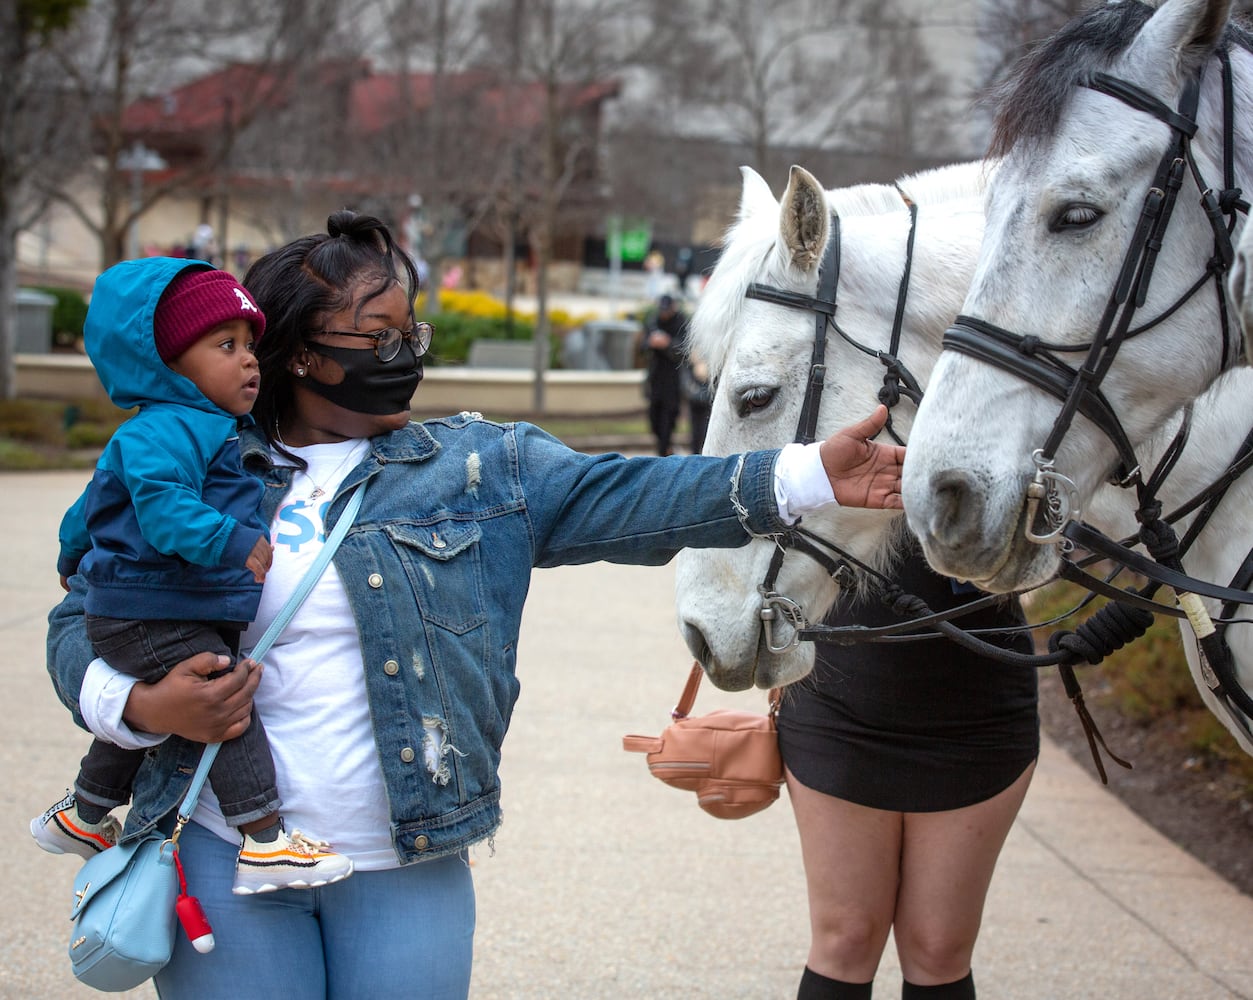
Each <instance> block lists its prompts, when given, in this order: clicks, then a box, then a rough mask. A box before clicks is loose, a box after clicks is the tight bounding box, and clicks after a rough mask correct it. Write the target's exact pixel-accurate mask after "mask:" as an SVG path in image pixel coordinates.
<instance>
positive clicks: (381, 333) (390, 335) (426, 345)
mask: <svg viewBox="0 0 1253 1000" xmlns="http://www.w3.org/2000/svg"><path fill="white" fill-rule="evenodd" d="M322 333H323V334H325V335H326V336H328V337H356V338H357V339H358V340H372V341H374V356H375V357H376V358H378V359H379V361H381V362H382V363H383V364H387V362H389V361H391V360H392V359H393V358H395V357H396V355H397V354H399V353H400V345H401V344H404V343H408V344H409V345H410V346H411V347H412V348H413V353H414V354H415V355H417V356H418V357H419V358H420V357H422V355H424V354H425V353H426V352H427V351H428V350H429V349H430V346H431V338H432V337H433V336H435V327H434V326H433V325H432V324H430V323H415V324H414V325H413V328H412V329H409V330H400V329H398V328H396V327H394V326H389V327H387V328H386V329H385V330H377V331H375V332H374V333H354V332H350V331H348V330H323V331H322Z"/></svg>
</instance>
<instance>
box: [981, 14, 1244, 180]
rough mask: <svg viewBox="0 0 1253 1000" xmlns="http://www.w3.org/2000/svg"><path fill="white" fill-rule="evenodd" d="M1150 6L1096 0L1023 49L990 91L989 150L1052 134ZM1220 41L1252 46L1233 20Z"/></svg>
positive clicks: (1000, 151) (995, 153) (1002, 151)
mask: <svg viewBox="0 0 1253 1000" xmlns="http://www.w3.org/2000/svg"><path fill="white" fill-rule="evenodd" d="M1153 11H1154V8H1153V7H1150V6H1149V5H1148V4H1144V3H1140V2H1139V0H1126V2H1113V3H1103V4H1098V5H1096V6H1095V7H1093V8H1092V9H1091V10H1088V11H1086V12H1085V13H1082V14H1079V15H1077V16H1076V17H1074V18H1072V19H1071V20H1070V21H1068V22H1067V23H1066V24H1065V25H1063V26H1062V28H1061V29H1060V30H1058V31H1057V33H1056V34H1054V35H1052V36H1051V37H1049V38H1047V39H1045V40H1044V41H1043V42H1041V43H1040V44H1039V45H1038V46H1036V47H1035V48H1033V49H1032V50H1031V51H1029V52H1027V53H1026V54H1025V55H1024V56H1023V57H1022V58H1021V59H1020V60H1019V61H1018V63H1017V64H1016V66H1015V67H1014V69H1013V71H1012V72H1011V73H1010V76H1009V77H1008V78H1007V79H1006V81H1005V82H1004V83H1003V84H1002V85H1001V86H1000V87H998V88H997V89H996V90H995V91H994V93H993V95H992V96H993V100H994V102H995V104H996V116H995V120H994V122H993V125H992V140H991V143H990V144H989V146H988V155H989V156H990V157H994V158H996V159H1000V158H1001V157H1004V156H1005V155H1006V154H1008V153H1009V151H1010V150H1011V149H1013V148H1014V147H1015V146H1017V145H1018V144H1019V143H1039V142H1043V141H1046V140H1048V139H1050V138H1051V137H1052V136H1054V135H1055V134H1056V133H1057V127H1058V125H1059V124H1060V122H1061V115H1062V110H1063V108H1064V107H1065V105H1066V101H1067V99H1068V98H1069V96H1070V94H1071V93H1072V91H1073V90H1074V88H1075V87H1076V86H1077V85H1079V84H1081V83H1083V82H1084V81H1086V80H1088V79H1090V78H1091V76H1092V74H1094V73H1097V72H1100V71H1102V70H1106V69H1109V68H1110V66H1112V65H1113V63H1114V61H1115V60H1116V59H1117V58H1118V56H1119V55H1120V54H1122V53H1123V52H1124V51H1125V50H1126V49H1127V48H1128V46H1130V45H1131V43H1132V41H1133V40H1134V39H1135V37H1136V35H1137V34H1138V33H1139V31H1140V29H1141V28H1143V27H1144V25H1145V23H1146V22H1147V21H1148V19H1149V18H1150V17H1152V16H1153ZM1219 44H1220V46H1221V47H1223V48H1227V49H1230V48H1231V47H1232V46H1233V45H1237V46H1239V47H1241V48H1244V49H1253V35H1250V34H1249V31H1248V29H1247V28H1245V27H1244V26H1243V25H1240V24H1238V23H1236V22H1235V21H1234V20H1232V21H1230V22H1229V23H1228V24H1227V27H1226V29H1225V30H1224V32H1223V36H1222V40H1221V42H1220V43H1219Z"/></svg>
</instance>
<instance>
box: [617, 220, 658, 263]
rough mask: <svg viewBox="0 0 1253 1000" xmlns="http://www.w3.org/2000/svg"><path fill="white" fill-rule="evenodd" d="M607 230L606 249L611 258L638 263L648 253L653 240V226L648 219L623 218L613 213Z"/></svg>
mask: <svg viewBox="0 0 1253 1000" xmlns="http://www.w3.org/2000/svg"><path fill="white" fill-rule="evenodd" d="M606 230H607V233H606V238H605V251H606V254H607V256H608V257H609V259H610V260H621V261H629V262H631V263H633V264H638V263H639V262H640V261H642V260H643V259H644V258H645V257H646V256H647V255H648V248H649V247H650V246H651V245H652V242H653V227H652V224H651V223H650V222H648V221H647V220H643V219H627V220H623V219H622V218H620V217H619V216H616V215H612V216H610V217H609V220H608V225H607V226H606Z"/></svg>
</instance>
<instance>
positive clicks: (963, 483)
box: [927, 469, 983, 546]
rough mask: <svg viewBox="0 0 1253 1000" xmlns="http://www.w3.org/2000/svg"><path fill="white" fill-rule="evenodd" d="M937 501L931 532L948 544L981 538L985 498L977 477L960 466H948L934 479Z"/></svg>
mask: <svg viewBox="0 0 1253 1000" xmlns="http://www.w3.org/2000/svg"><path fill="white" fill-rule="evenodd" d="M931 487H932V493H933V495H934V502H933V504H932V514H931V518H930V523H929V524H928V525H927V527H928V529H929V530H930V531H931V534H932V535H933V536H934V537H935V538H936V539H937V540H939V541H941V542H943V543H944V544H945V545H949V546H960V545H968V544H972V543H974V542H976V541H978V538H979V531H980V524H981V522H982V519H983V497H982V494H981V493H980V492H979V490H978V489H977V488H976V487H977V483H976V482H975V477H974V476H972V475H971V474H970V473H969V472H965V471H963V470H961V469H945V470H944V471H943V472H939V473H937V474H936V475H935V476H933V477H932V479H931Z"/></svg>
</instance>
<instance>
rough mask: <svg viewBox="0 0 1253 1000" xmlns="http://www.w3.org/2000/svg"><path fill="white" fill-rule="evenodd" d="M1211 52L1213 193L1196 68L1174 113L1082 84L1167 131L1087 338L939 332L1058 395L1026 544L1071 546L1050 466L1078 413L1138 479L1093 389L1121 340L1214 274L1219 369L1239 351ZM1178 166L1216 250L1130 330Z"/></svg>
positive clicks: (1067, 503)
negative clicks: (1204, 169) (1216, 182)
mask: <svg viewBox="0 0 1253 1000" xmlns="http://www.w3.org/2000/svg"><path fill="white" fill-rule="evenodd" d="M1218 56H1219V59H1220V61H1221V64H1222V72H1223V94H1224V114H1223V149H1224V154H1223V161H1224V162H1223V167H1224V178H1223V180H1224V185H1225V186H1224V189H1223V190H1222V191H1220V192H1218V193H1217V194H1215V192H1214V190H1213V189H1212V188H1210V187H1208V186H1207V185H1206V184H1205V182H1204V179H1203V178H1202V176H1201V172H1200V169H1199V168H1198V166H1197V164H1196V159H1195V157H1194V155H1193V152H1192V138H1193V136H1194V135H1195V134H1196V130H1197V124H1196V110H1197V105H1198V103H1199V99H1200V75H1199V74H1198V75H1197V76H1196V77H1193V78H1191V79H1189V80H1188V81H1187V83H1185V85H1184V88H1183V93H1182V94H1181V96H1180V99H1179V108H1178V110H1177V111H1176V110H1172V109H1171V108H1170V107H1168V106H1167V105H1165V104H1163V103H1162V102H1161V101H1159V100H1158V99H1157V98H1156V97H1154V96H1153V95H1152V94H1150V93H1148V92H1147V91H1146V90H1144V89H1142V88H1141V87H1138V86H1136V85H1135V84H1132V83H1128V82H1127V81H1125V80H1120V79H1118V78H1116V77H1113V76H1110V75H1109V74H1106V73H1096V74H1094V75H1093V76H1092V78H1091V79H1090V80H1088V81H1086V82H1085V83H1084V84H1083V86H1086V87H1088V88H1090V89H1092V90H1095V91H1097V92H1099V93H1102V94H1106V95H1108V96H1110V97H1113V98H1116V99H1117V100H1120V101H1122V102H1123V103H1124V104H1127V105H1128V106H1130V107H1132V108H1134V109H1136V110H1137V111H1142V112H1144V113H1146V114H1149V115H1152V116H1153V117H1154V118H1157V119H1158V120H1159V121H1161V122H1163V123H1164V124H1165V125H1167V126H1168V127H1169V128H1170V130H1171V141H1170V144H1169V145H1168V147H1167V149H1166V151H1165V153H1164V154H1163V155H1162V158H1161V160H1160V162H1159V163H1158V167H1157V171H1156V175H1155V177H1154V180H1153V183H1152V185H1151V186H1150V188H1149V191H1148V193H1147V194H1146V195H1145V199H1144V205H1143V207H1142V209H1141V212H1140V219H1139V222H1138V223H1137V226H1136V229H1135V233H1134V234H1133V236H1132V239H1131V243H1130V245H1129V246H1128V248H1127V251H1126V254H1125V255H1124V257H1123V262H1122V266H1121V268H1120V270H1119V274H1118V279H1117V281H1116V282H1115V285H1114V289H1113V291H1112V292H1111V294H1110V296H1109V299H1108V300H1107V302H1106V306H1105V311H1104V313H1103V314H1102V316H1101V320H1100V324H1099V325H1098V327H1097V330H1096V332H1095V334H1094V335H1093V337H1092V340H1091V341H1089V342H1088V343H1086V344H1077V345H1068V344H1054V343H1049V342H1047V341H1043V340H1041V339H1039V338H1038V337H1031V336H1024V335H1022V334H1017V333H1013V332H1011V331H1009V330H1006V329H1004V328H1002V327H999V326H996V325H994V324H992V323H989V322H987V321H986V320H982V319H978V318H976V317H973V316H958V317H957V319H956V321H955V322H954V324H953V326H952V327H951V328H950V329H949V330H948V331H947V332H946V333H945V335H944V340H943V346H944V347H945V348H948V349H951V350H954V351H957V352H959V353H961V354H966V355H968V356H970V357H974V358H976V359H978V360H980V361H984V362H987V363H988V364H991V365H994V366H996V367H998V368H1001V369H1002V370H1004V371H1007V372H1010V373H1012V374H1014V375H1017V376H1019V377H1020V378H1023V379H1025V380H1026V381H1028V382H1030V383H1031V384H1032V385H1034V386H1036V387H1037V388H1039V389H1042V390H1044V391H1045V392H1047V393H1048V394H1049V395H1051V396H1054V397H1055V398H1057V399H1058V400H1060V401H1061V403H1062V408H1061V411H1060V412H1059V413H1058V415H1057V418H1056V420H1055V421H1054V424H1053V428H1052V430H1051V431H1050V433H1049V436H1048V439H1047V440H1046V441H1045V443H1044V445H1043V446H1042V447H1041V448H1039V449H1037V450H1036V451H1035V452H1034V453H1033V455H1032V460H1033V462H1034V464H1035V467H1036V475H1035V478H1034V480H1033V482H1032V484H1031V486H1030V488H1029V490H1028V513H1027V518H1026V521H1027V525H1026V533H1027V537H1028V538H1029V539H1030V540H1031V541H1033V542H1036V543H1052V542H1057V543H1060V544H1062V546H1063V548H1067V547H1068V546H1069V542H1068V540H1066V539H1064V538H1063V530H1064V529H1065V528H1066V526H1067V524H1068V523H1072V522H1074V521H1076V520H1077V519H1078V516H1079V509H1078V501H1077V493H1078V491H1077V490H1076V488H1075V487H1074V484H1073V483H1071V481H1070V480H1069V479H1067V478H1066V477H1065V476H1062V475H1061V474H1060V473H1058V472H1057V471H1056V469H1055V468H1054V464H1053V463H1054V459H1055V457H1056V454H1057V450H1058V448H1059V447H1060V446H1061V442H1062V439H1063V438H1064V437H1065V435H1066V432H1067V431H1068V430H1069V428H1070V426H1071V424H1072V422H1073V420H1074V418H1075V416H1076V414H1082V415H1083V416H1084V417H1086V418H1087V419H1088V420H1090V421H1091V422H1092V423H1093V424H1094V425H1096V427H1098V428H1099V429H1100V430H1101V431H1102V432H1103V433H1104V434H1105V436H1106V437H1107V438H1108V439H1109V440H1110V441H1111V442H1112V443H1113V445H1114V448H1115V450H1116V451H1117V453H1118V465H1117V467H1116V469H1115V471H1114V473H1113V474H1112V475H1111V477H1110V481H1111V482H1113V483H1115V484H1116V485H1118V486H1121V487H1127V486H1133V485H1134V486H1140V485H1142V482H1143V479H1142V474H1141V469H1140V463H1139V461H1138V460H1137V458H1136V454H1135V449H1134V448H1133V447H1132V445H1131V442H1130V439H1129V438H1128V435H1127V433H1126V431H1125V430H1124V429H1123V426H1122V422H1121V421H1120V420H1119V419H1118V415H1117V413H1116V412H1115V411H1114V408H1113V406H1111V405H1110V403H1109V401H1108V399H1107V398H1106V397H1105V395H1104V394H1103V393H1102V392H1101V388H1100V386H1101V382H1102V380H1103V379H1104V378H1105V375H1106V374H1107V373H1108V372H1109V369H1110V366H1111V365H1112V364H1113V362H1114V357H1115V355H1116V354H1117V353H1118V350H1119V348H1120V347H1121V346H1122V345H1123V343H1125V342H1126V341H1128V340H1130V339H1131V338H1132V337H1135V336H1137V335H1139V334H1141V333H1144V332H1145V331H1147V330H1151V329H1153V328H1154V327H1155V326H1157V325H1158V324H1159V323H1162V322H1163V321H1164V320H1166V319H1167V318H1168V317H1170V316H1171V315H1172V314H1173V313H1175V312H1176V311H1177V310H1178V309H1179V308H1181V307H1182V306H1183V305H1184V303H1186V302H1187V301H1188V300H1189V299H1191V298H1192V297H1193V296H1194V295H1195V294H1196V293H1197V292H1198V291H1199V290H1200V289H1201V288H1202V287H1203V286H1204V285H1205V284H1206V283H1208V282H1209V281H1210V280H1211V279H1212V280H1213V281H1214V284H1215V288H1216V290H1217V293H1218V304H1219V313H1220V316H1221V319H1222V359H1221V367H1222V370H1224V371H1225V370H1226V369H1227V368H1229V367H1231V366H1232V365H1233V364H1234V363H1235V362H1236V360H1237V359H1238V356H1239V355H1238V350H1232V349H1231V331H1230V323H1229V320H1228V316H1227V300H1226V294H1225V289H1224V287H1223V285H1224V282H1223V279H1224V276H1225V275H1226V273H1227V271H1228V270H1229V269H1230V266H1231V262H1232V260H1233V259H1234V250H1233V247H1232V239H1231V234H1232V232H1233V231H1234V229H1235V225H1236V213H1237V211H1240V212H1247V211H1248V208H1249V206H1248V203H1247V202H1245V201H1243V200H1242V199H1241V198H1240V194H1241V192H1240V190H1239V189H1238V188H1236V187H1235V180H1234V152H1233V149H1234V123H1233V121H1232V116H1233V111H1232V107H1233V100H1232V96H1231V94H1232V83H1231V62H1230V58H1229V57H1228V54H1227V52H1226V51H1225V50H1220V51H1219V52H1218ZM1185 171H1190V172H1191V174H1192V177H1193V179H1194V180H1195V182H1196V185H1197V189H1198V190H1199V191H1201V192H1202V193H1201V206H1202V208H1203V209H1204V211H1205V213H1206V217H1207V219H1208V221H1209V223H1210V226H1211V228H1212V230H1213V233H1214V254H1213V256H1212V257H1211V258H1210V260H1209V261H1208V262H1207V263H1206V266H1205V269H1204V272H1203V273H1202V275H1201V277H1200V278H1199V279H1198V280H1197V281H1196V282H1195V283H1194V284H1193V285H1192V286H1191V287H1190V288H1188V289H1187V291H1185V292H1184V293H1183V295H1182V296H1181V297H1180V298H1179V299H1178V300H1177V301H1176V302H1175V303H1174V304H1173V305H1172V306H1170V307H1169V308H1168V309H1166V310H1165V311H1164V312H1162V313H1161V314H1160V315H1158V316H1157V317H1156V318H1154V319H1152V320H1150V321H1149V322H1147V323H1143V324H1141V325H1140V326H1137V327H1134V328H1133V327H1132V326H1131V321H1132V318H1133V316H1134V315H1135V312H1136V310H1137V309H1139V308H1141V307H1142V306H1143V305H1144V302H1145V299H1146V297H1147V295H1148V288H1149V284H1150V282H1151V280H1152V277H1153V269H1154V266H1155V264H1156V262H1157V255H1158V253H1159V251H1160V250H1161V248H1162V242H1163V239H1164V236H1165V233H1166V228H1167V226H1168V225H1169V223H1170V218H1171V215H1172V213H1173V211H1174V207H1175V202H1176V198H1177V196H1178V194H1179V191H1180V189H1181V188H1182V187H1183V183H1184V175H1185ZM1084 351H1086V352H1087V357H1086V358H1085V360H1084V362H1083V364H1082V365H1081V366H1080V367H1079V368H1074V367H1072V366H1071V365H1069V364H1068V363H1066V362H1065V361H1063V360H1062V359H1061V358H1060V357H1058V355H1059V354H1064V353H1075V352H1084Z"/></svg>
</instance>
